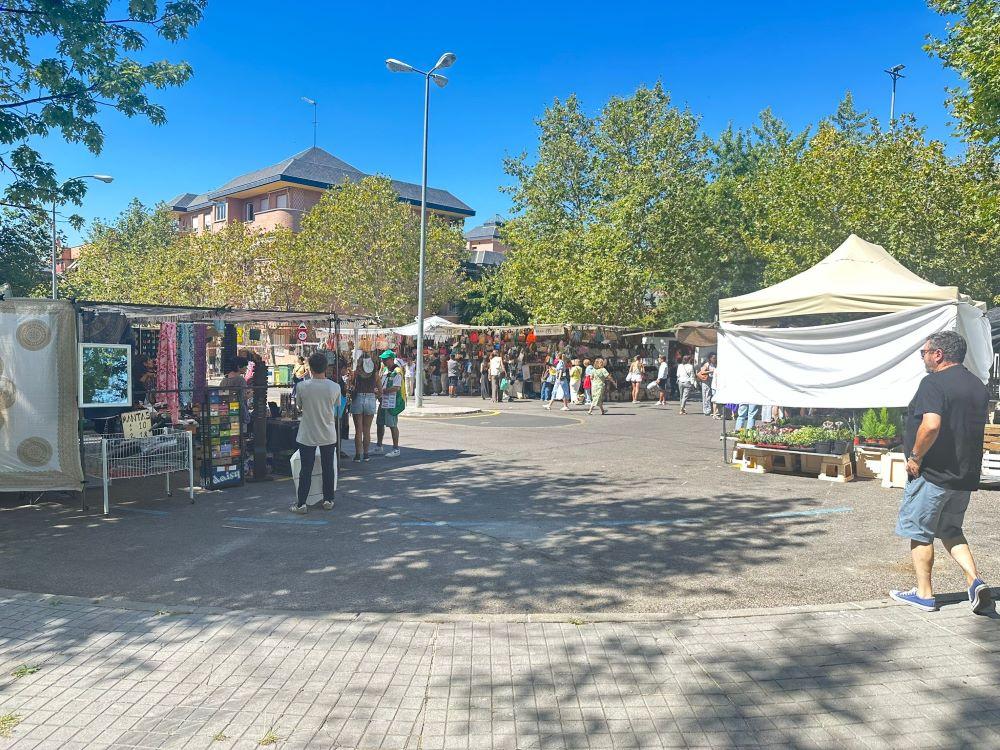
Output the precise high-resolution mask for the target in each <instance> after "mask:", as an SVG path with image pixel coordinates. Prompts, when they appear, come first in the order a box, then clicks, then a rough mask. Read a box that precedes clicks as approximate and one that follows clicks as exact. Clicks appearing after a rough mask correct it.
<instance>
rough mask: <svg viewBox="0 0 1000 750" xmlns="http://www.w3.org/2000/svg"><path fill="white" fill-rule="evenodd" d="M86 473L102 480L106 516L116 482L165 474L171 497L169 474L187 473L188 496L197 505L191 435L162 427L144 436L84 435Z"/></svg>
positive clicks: (184, 431) (183, 431) (109, 509)
mask: <svg viewBox="0 0 1000 750" xmlns="http://www.w3.org/2000/svg"><path fill="white" fill-rule="evenodd" d="M83 457H84V471H85V472H86V474H87V475H88V476H91V477H94V478H95V479H100V480H101V485H102V487H103V490H104V515H107V514H108V513H109V512H110V511H111V503H110V498H109V492H110V488H111V482H112V481H114V480H116V479H140V478H142V477H153V476H159V475H161V474H162V475H163V476H165V477H166V483H167V495H172V494H173V493H172V491H171V489H170V475H171V474H172V473H173V472H175V471H187V473H188V496H189V497H190V499H191V502H192V503H193V502H194V449H193V441H192V438H191V433H190V432H188V431H187V430H176V429H173V428H171V427H163V428H159V429H155V430H152V431H151V433H150V434H149V435H144V436H142V437H131V438H127V437H123V436H121V435H84V438H83Z"/></svg>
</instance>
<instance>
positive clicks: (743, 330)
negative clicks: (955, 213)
mask: <svg viewBox="0 0 1000 750" xmlns="http://www.w3.org/2000/svg"><path fill="white" fill-rule="evenodd" d="M859 313H860V314H863V315H860V316H859V315H858V314H859ZM815 315H826V316H830V315H839V316H841V317H846V318H847V319H846V320H842V321H841V322H836V323H828V324H826V325H805V326H800V327H788V326H787V325H786V326H782V327H762V326H760V325H745V324H743V322H744V321H750V322H755V323H756V322H759V321H764V320H768V321H772V322H774V321H777V322H778V323H781V322H782V321H788V320H789V319H790V318H795V322H801V321H802V317H801V316H815ZM719 319H720V324H719V331H718V356H719V368H718V370H717V372H716V379H715V389H716V393H715V398H716V400H717V401H718V402H720V403H732V404H780V405H781V406H783V407H801V408H804V409H841V410H854V409H864V408H867V407H902V406H906V405H907V404H908V403H909V401H910V399H911V398H912V396H913V394H914V392H915V391H916V388H917V385H918V384H919V382H920V380H921V378H923V376H924V374H925V373H924V369H923V366H922V363H921V362H920V361H919V359H918V358H917V357H916V356H914V352H916V351H917V350H918V349H919V348H920V346H921V344H922V343H923V342H924V341H925V340H926V338H927V336H928V335H930V334H932V333H935V332H938V331H942V330H947V329H950V330H957V331H958V332H959V333H961V334H962V335H963V336H964V337H965V339H966V341H967V342H968V345H969V353H968V356H967V358H966V362H965V365H966V367H968V369H969V370H970V371H971V372H973V373H975V374H976V375H977V376H978V377H980V378H981V379H982V380H983V381H984V382H986V380H987V378H988V371H989V368H990V366H991V364H992V360H993V351H992V343H991V337H990V331H989V325H988V322H987V319H986V317H985V315H984V306H983V305H982V303H979V302H975V301H974V300H971V299H970V298H969V297H967V296H966V295H963V294H961V293H960V292H959V290H958V289H957V288H955V287H940V286H937V285H935V284H932V283H930V282H928V281H925V280H923V279H921V278H920V277H919V276H916V275H915V274H913V273H912V272H910V271H909V270H908V269H906V268H905V267H904V266H902V264H900V263H899V262H898V261H896V260H895V259H894V258H893V257H892V256H891V255H890V254H889V253H887V252H886V251H885V250H884V249H883V248H882V247H880V246H878V245H873V244H871V243H868V242H865V241H864V240H862V239H860V238H858V237H856V236H855V235H851V236H850V237H849V238H848V239H847V240H846V241H845V242H844V243H843V244H842V245H841V246H840V247H839V248H837V250H835V251H834V252H833V253H831V255H829V256H828V257H827V258H825V259H824V260H822V261H821V262H820V263H818V264H817V265H816V266H814V267H813V268H810V269H808V270H807V271H804V272H803V273H800V274H798V275H797V276H794V277H792V278H791V279H788V280H786V281H784V282H781V283H780V284H776V285H774V286H773V287H769V288H767V289H762V290H760V291H758V292H754V293H752V294H748V295H744V296H742V297H735V298H730V299H724V300H721V301H720V303H719ZM736 321H741V322H740V323H737V322H736ZM803 426H811V425H803ZM743 445H746V443H743Z"/></svg>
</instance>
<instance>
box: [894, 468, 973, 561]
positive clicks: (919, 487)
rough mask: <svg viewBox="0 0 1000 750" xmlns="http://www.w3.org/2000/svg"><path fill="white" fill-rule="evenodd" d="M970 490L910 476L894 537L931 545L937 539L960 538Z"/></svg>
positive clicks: (962, 535) (904, 491)
mask: <svg viewBox="0 0 1000 750" xmlns="http://www.w3.org/2000/svg"><path fill="white" fill-rule="evenodd" d="M971 495H972V493H971V492H970V491H969V490H949V489H945V488H944V487H938V486H937V485H936V484H931V483H930V482H928V481H927V480H926V479H924V478H923V477H916V478H913V479H910V481H908V482H907V483H906V489H904V490H903V504H902V505H900V506H899V520H898V521H897V522H896V536H901V537H905V538H906V539H915V540H916V541H918V542H924V543H926V544H931V543H932V542H933V541H934V539H935V537H936V538H938V539H959V538H962V537H964V536H965V535H964V534H963V533H962V522H963V521H965V511H966V509H967V508H968V507H969V497H970V496H971Z"/></svg>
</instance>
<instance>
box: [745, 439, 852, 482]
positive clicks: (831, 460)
mask: <svg viewBox="0 0 1000 750" xmlns="http://www.w3.org/2000/svg"><path fill="white" fill-rule="evenodd" d="M735 455H736V460H737V462H738V463H739V464H740V471H745V472H748V473H750V474H765V473H771V472H778V473H782V474H790V473H792V472H795V471H801V472H803V473H805V474H816V475H817V477H816V478H817V479H822V480H824V481H827V482H850V481H851V480H852V479H854V467H853V465H852V464H851V454H850V453H843V454H838V453H816V452H815V451H804V450H795V449H794V448H762V447H760V446H757V445H754V444H753V443H737V444H736V454H735Z"/></svg>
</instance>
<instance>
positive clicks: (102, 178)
mask: <svg viewBox="0 0 1000 750" xmlns="http://www.w3.org/2000/svg"><path fill="white" fill-rule="evenodd" d="M87 179H90V180H100V181H101V182H111V181H113V180H114V179H115V178H114V177H112V176H111V175H106V174H82V175H80V176H79V177H70V178H69V179H68V180H66V181H65V182H63V183H62V184H61V185H60V186H59V187H58V188H56V196H58V194H59V191H60V190H62V189H63V188H64V187H66V186H67V185H68V184H69V183H71V182H73V180H87ZM57 205H58V198H57V197H55V196H54V197H53V198H52V299H56V298H57V297H58V296H59V287H58V285H57V284H56V252H57V250H58V248H57V245H58V244H59V236H58V234H56V206H57Z"/></svg>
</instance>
